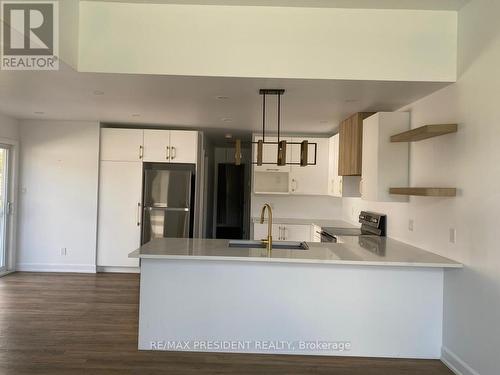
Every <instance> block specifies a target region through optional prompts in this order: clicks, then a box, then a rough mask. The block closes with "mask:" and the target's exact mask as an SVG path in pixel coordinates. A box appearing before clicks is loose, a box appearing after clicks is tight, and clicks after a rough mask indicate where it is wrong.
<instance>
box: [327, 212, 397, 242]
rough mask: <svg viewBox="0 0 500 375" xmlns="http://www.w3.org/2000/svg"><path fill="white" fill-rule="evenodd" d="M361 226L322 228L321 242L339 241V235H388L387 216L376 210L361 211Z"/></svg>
mask: <svg viewBox="0 0 500 375" xmlns="http://www.w3.org/2000/svg"><path fill="white" fill-rule="evenodd" d="M359 222H360V223H361V228H336V227H323V228H321V229H322V230H321V232H320V234H321V242H337V236H359V237H362V236H379V237H385V236H386V235H387V216H386V215H383V214H379V213H376V212H368V211H361V213H360V214H359Z"/></svg>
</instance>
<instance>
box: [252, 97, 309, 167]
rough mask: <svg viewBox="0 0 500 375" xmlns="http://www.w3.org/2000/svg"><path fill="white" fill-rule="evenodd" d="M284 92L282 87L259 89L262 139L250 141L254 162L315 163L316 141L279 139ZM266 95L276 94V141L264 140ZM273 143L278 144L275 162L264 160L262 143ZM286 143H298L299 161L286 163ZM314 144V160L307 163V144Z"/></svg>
mask: <svg viewBox="0 0 500 375" xmlns="http://www.w3.org/2000/svg"><path fill="white" fill-rule="evenodd" d="M284 93H285V90H283V89H261V90H260V95H262V140H259V141H258V142H252V144H256V145H257V147H256V151H257V161H256V162H255V163H254V164H257V165H258V166H262V165H264V164H273V165H278V166H286V165H300V166H301V167H307V166H308V165H316V157H317V149H318V145H317V143H309V142H308V141H307V140H304V141H303V142H287V141H286V140H285V139H281V97H282V96H283V94H284ZM267 96H277V102H278V103H277V120H278V121H277V122H278V141H277V142H266V99H267ZM266 144H273V145H277V146H278V154H277V157H276V163H270V162H267V163H266V162H264V157H263V155H264V145H266ZM288 145H299V146H300V162H299V163H294V162H291V163H288V162H287V148H288ZM310 145H311V146H314V162H313V163H309V146H310Z"/></svg>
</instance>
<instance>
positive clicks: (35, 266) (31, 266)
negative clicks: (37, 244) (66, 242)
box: [16, 263, 96, 273]
mask: <svg viewBox="0 0 500 375" xmlns="http://www.w3.org/2000/svg"><path fill="white" fill-rule="evenodd" d="M16 271H20V272H76V273H96V266H95V265H93V264H49V263H18V264H17V265H16Z"/></svg>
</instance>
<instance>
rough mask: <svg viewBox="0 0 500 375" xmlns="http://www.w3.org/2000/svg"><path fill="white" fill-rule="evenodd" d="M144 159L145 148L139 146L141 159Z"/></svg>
mask: <svg viewBox="0 0 500 375" xmlns="http://www.w3.org/2000/svg"><path fill="white" fill-rule="evenodd" d="M143 158H144V147H143V146H139V159H140V160H142V159H143Z"/></svg>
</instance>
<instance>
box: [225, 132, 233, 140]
mask: <svg viewBox="0 0 500 375" xmlns="http://www.w3.org/2000/svg"><path fill="white" fill-rule="evenodd" d="M224 137H225V138H226V139H232V138H233V135H232V134H229V133H228V134H226V135H225V136H224Z"/></svg>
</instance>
